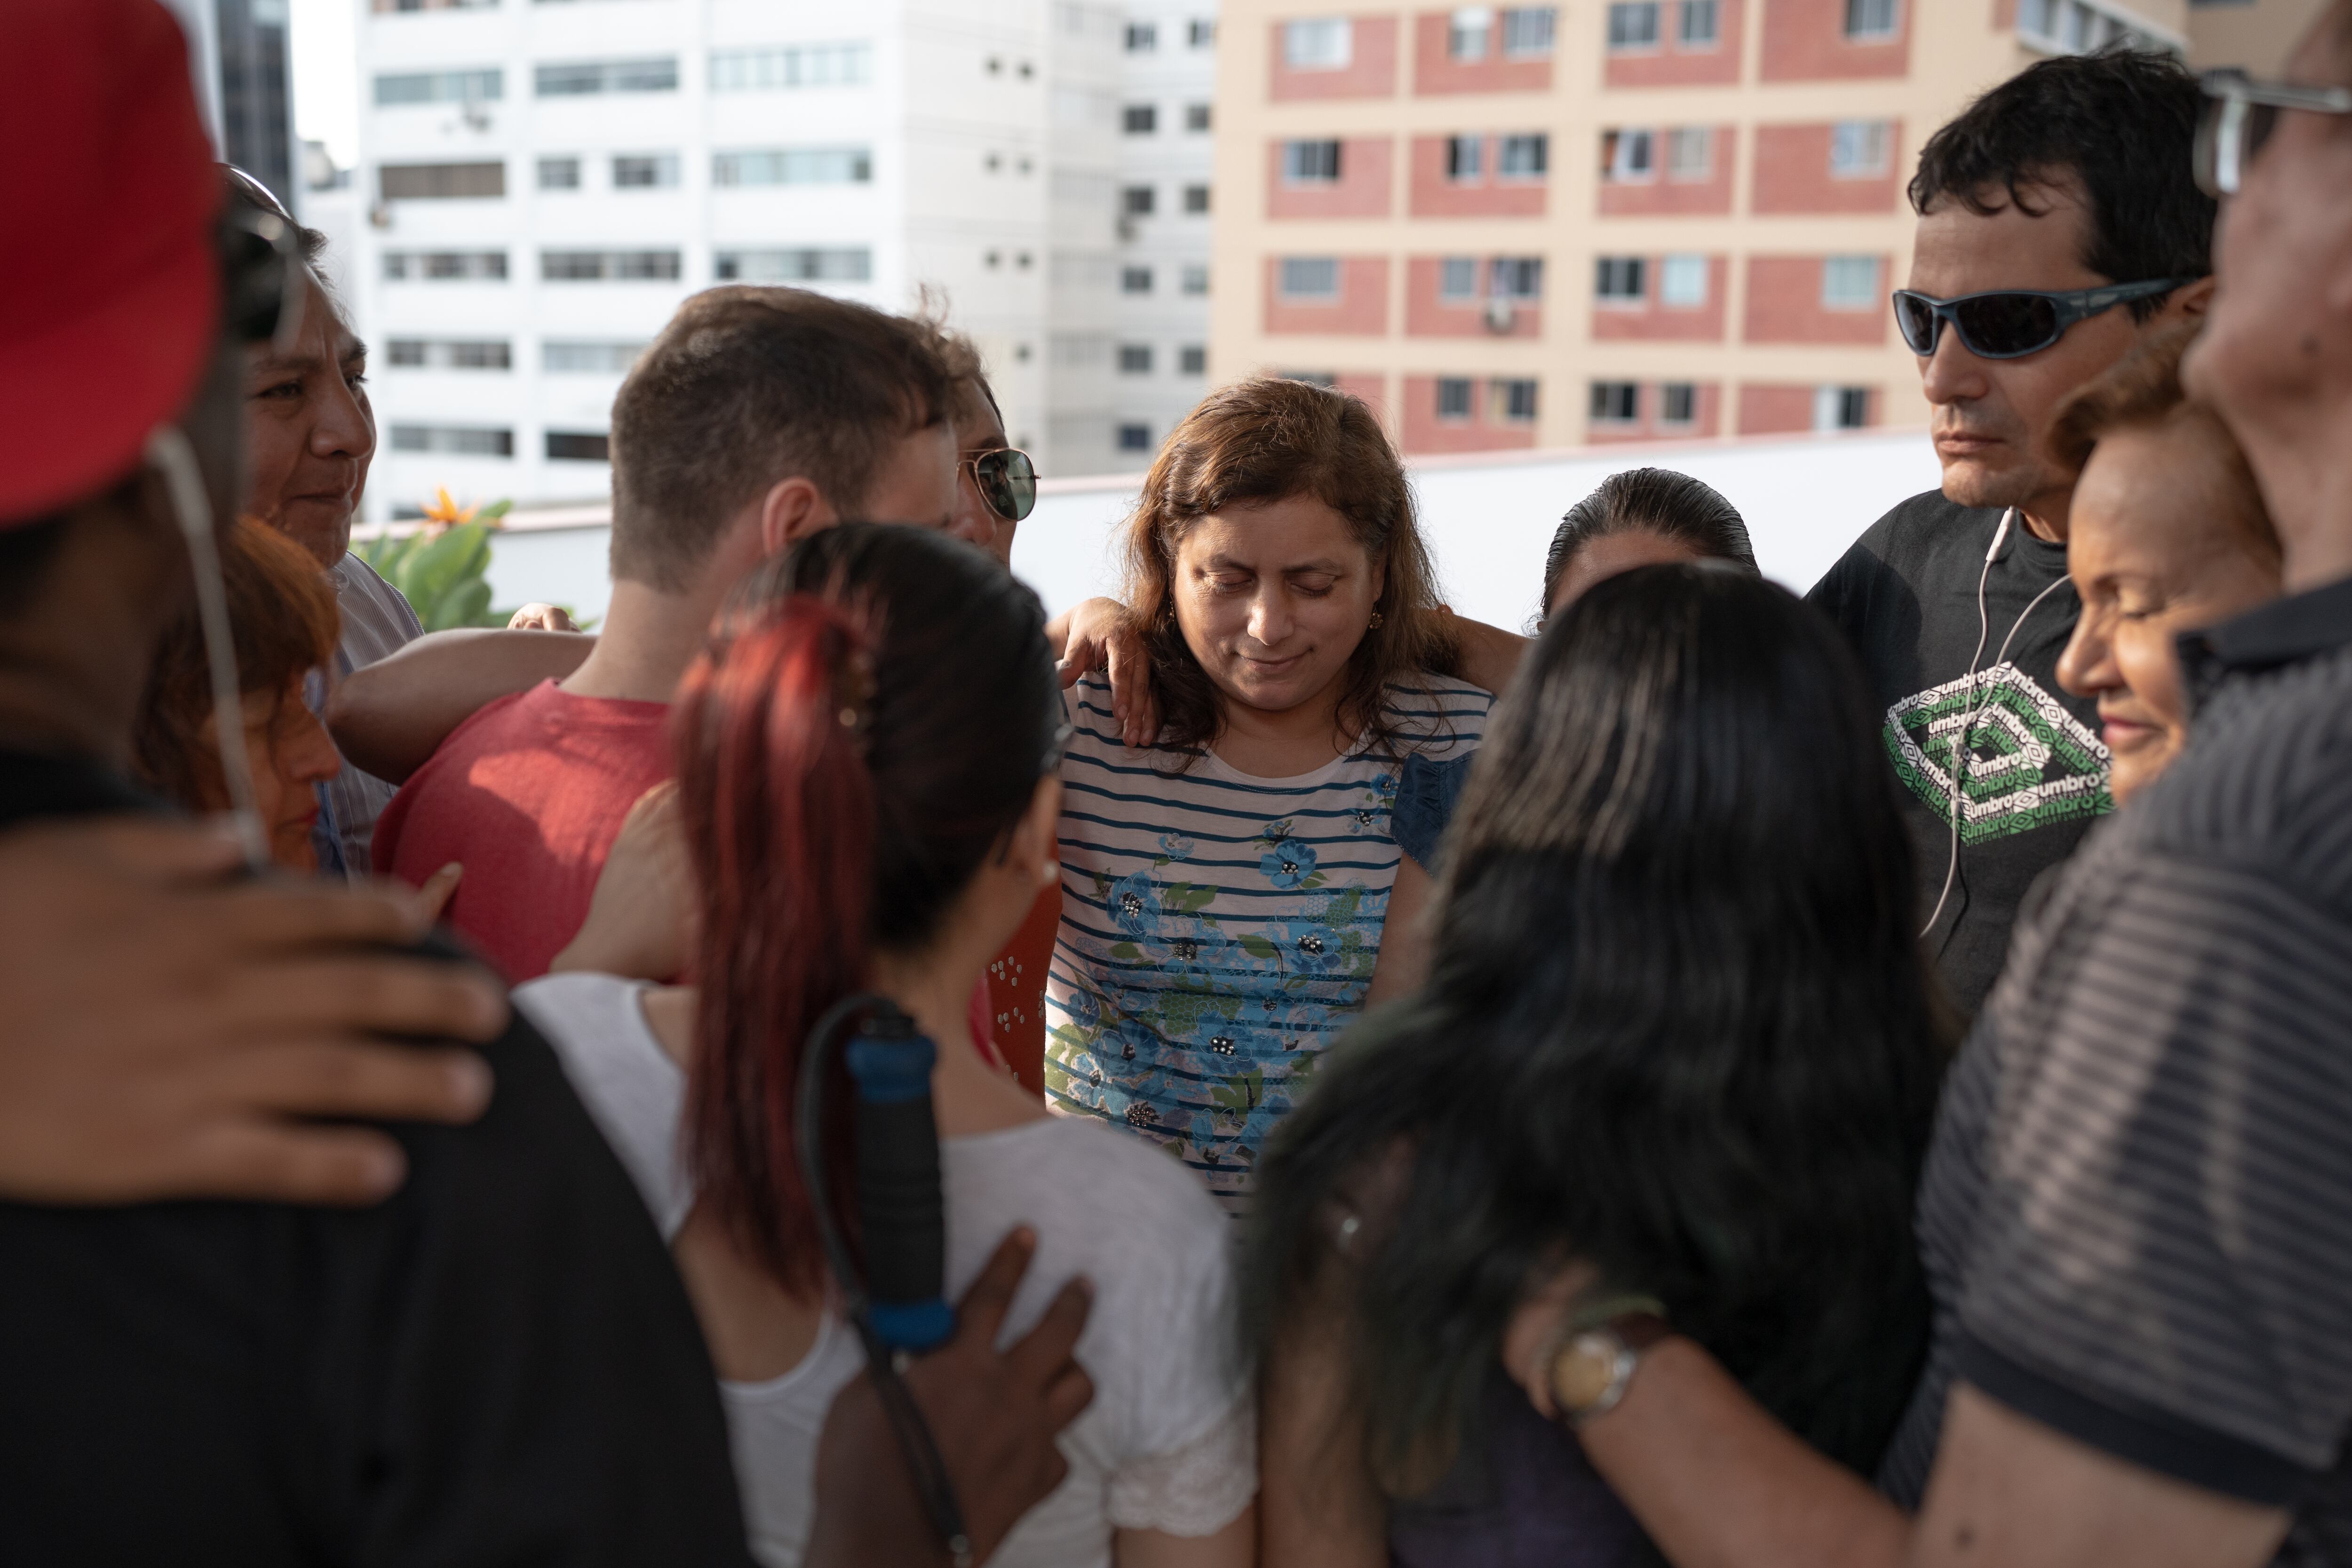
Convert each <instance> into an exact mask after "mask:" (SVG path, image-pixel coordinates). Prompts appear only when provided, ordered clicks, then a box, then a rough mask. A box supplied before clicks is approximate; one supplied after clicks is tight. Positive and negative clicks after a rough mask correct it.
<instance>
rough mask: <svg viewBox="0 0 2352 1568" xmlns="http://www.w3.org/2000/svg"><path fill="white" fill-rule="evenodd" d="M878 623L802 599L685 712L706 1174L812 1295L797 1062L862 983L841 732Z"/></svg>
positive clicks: (817, 1283) (730, 1212) (741, 638)
mask: <svg viewBox="0 0 2352 1568" xmlns="http://www.w3.org/2000/svg"><path fill="white" fill-rule="evenodd" d="M867 624H868V617H867V616H864V615H861V614H858V613H856V612H855V611H853V610H850V609H847V608H845V607H843V606H841V605H829V604H826V603H825V602H824V600H822V599H819V598H817V597H815V596H814V595H807V594H796V595H793V596H792V597H791V598H789V599H786V600H785V601H784V602H783V603H782V604H781V605H776V606H774V607H773V608H772V609H771V610H769V611H767V612H766V613H765V614H763V615H762V616H760V617H759V619H758V621H757V622H756V624H753V625H751V626H748V627H746V628H744V629H742V630H741V631H740V633H739V634H738V635H736V636H734V637H731V638H728V639H726V641H725V642H724V644H723V645H722V647H714V649H713V650H712V652H711V653H709V654H707V655H705V656H704V657H703V658H701V659H699V660H698V661H697V662H696V664H695V666H694V668H692V669H691V670H690V671H688V674H687V678H686V681H685V684H684V686H683V687H682V688H681V689H680V694H679V700H678V703H677V723H678V730H679V734H680V735H681V737H687V738H689V740H688V744H689V745H690V746H691V747H692V748H693V749H694V750H698V751H699V752H701V753H702V757H701V763H702V765H698V766H695V767H692V768H690V769H686V770H681V775H680V787H681V789H682V790H684V791H685V799H684V801H683V805H684V808H685V812H684V815H685V818H686V823H687V833H688V841H689V843H690V844H691V846H692V849H693V854H694V860H695V864H696V867H697V868H698V869H702V868H708V870H709V872H713V873H715V875H707V876H706V877H705V879H704V882H703V889H702V890H703V895H704V908H703V921H702V931H703V940H702V951H701V954H700V959H701V963H700V977H701V985H702V997H701V1005H700V1006H699V1008H698V1011H697V1016H696V1021H695V1035H696V1039H695V1058H696V1063H697V1066H698V1068H700V1069H703V1070H698V1071H697V1072H696V1073H695V1074H694V1078H693V1093H692V1100H693V1104H692V1108H691V1115H692V1121H693V1127H694V1132H695V1137H694V1140H693V1144H694V1149H695V1166H696V1170H695V1174H696V1177H697V1179H698V1183H699V1184H701V1186H702V1187H703V1188H704V1190H706V1191H708V1192H709V1193H710V1194H712V1196H713V1197H714V1198H715V1199H717V1201H718V1203H719V1212H720V1213H721V1215H722V1216H723V1217H725V1218H726V1219H727V1220H728V1221H729V1222H730V1226H732V1227H733V1228H734V1229H735V1231H736V1232H737V1234H738V1237H739V1238H740V1240H741V1241H742V1242H743V1243H744V1244H745V1245H747V1246H748V1247H751V1249H752V1252H753V1255H754V1256H755V1257H758V1258H760V1259H761V1261H762V1262H763V1263H765V1264H766V1266H767V1268H768V1269H769V1271H770V1272H771V1273H772V1274H773V1275H774V1276H775V1278H776V1279H778V1280H779V1281H781V1282H782V1283H783V1284H784V1285H785V1286H786V1287H787V1288H788V1289H792V1290H793V1291H794V1292H795V1293H796V1294H801V1295H814V1293H815V1292H816V1291H817V1290H818V1289H819V1288H820V1287H821V1285H822V1283H823V1280H824V1252H823V1250H822V1248H821V1247H820V1245H819V1241H818V1237H817V1231H816V1217H815V1211H814V1206H813V1205H812V1204H811V1202H810V1195H809V1192H808V1189H807V1185H806V1184H805V1183H804V1182H803V1180H802V1176H801V1168H800V1163H799V1161H798V1159H797V1157H796V1153H795V1140H794V1138H793V1104H794V1101H795V1099H796V1094H797V1089H798V1086H799V1083H800V1071H801V1053H802V1050H803V1047H804V1045H805V1040H804V1037H805V1035H806V1033H807V1031H808V1030H809V1028H810V1027H811V1026H814V1023H815V1022H816V1019H817V1016H818V1015H820V1014H821V1013H823V1012H824V1009H825V1008H827V1007H829V1006H831V1005H833V1003H834V1002H835V1001H836V1000H838V999H839V998H840V997H842V996H844V995H846V994H849V993H851V992H853V991H856V990H857V989H858V988H859V987H860V986H862V985H864V984H866V961H867V951H866V950H867V937H866V933H867V931H869V930H870V929H871V921H870V919H869V911H868V907H867V905H868V900H869V899H870V897H871V894H872V889H873V881H874V787H873V784H874V782H873V780H872V778H871V777H870V776H869V775H868V774H867V773H866V763H865V760H864V759H863V757H861V756H860V754H859V752H858V748H857V737H856V731H855V729H854V728H853V727H852V726H851V725H850V724H845V723H844V722H843V718H844V716H845V714H846V715H851V716H854V715H856V712H857V711H858V710H859V708H860V707H861V704H860V703H859V702H858V701H857V699H856V684H857V683H856V670H857V669H858V668H860V667H861V666H863V665H865V664H866V662H867V661H868V660H870V658H871V656H872V650H871V642H870V639H869V637H868V634H867ZM738 1042H747V1043H749V1044H750V1045H751V1047H752V1048H749V1049H740V1048H734V1047H735V1046H736V1044H737V1043H738ZM847 1082H848V1075H847V1072H846V1070H845V1069H844V1068H841V1067H839V1066H838V1065H836V1066H835V1068H834V1071H833V1074H832V1076H831V1078H830V1079H829V1080H828V1083H827V1098H828V1099H829V1100H831V1101H832V1102H833V1103H832V1105H831V1106H830V1107H829V1108H828V1110H829V1115H828V1123H827V1128H826V1131H827V1139H826V1142H827V1143H828V1144H829V1145H830V1146H831V1148H832V1149H833V1150H834V1151H835V1154H836V1156H837V1158H836V1159H835V1162H834V1164H835V1167H836V1168H835V1169H834V1170H833V1171H831V1172H829V1173H828V1174H829V1176H830V1179H831V1183H832V1186H833V1190H834V1192H835V1194H837V1195H842V1196H845V1195H846V1194H848V1193H849V1191H850V1169H849V1142H848V1139H847V1137H846V1136H845V1129H846V1117H847V1114H848V1112H847ZM852 1217H853V1216H851V1215H846V1214H845V1215H843V1219H844V1223H845V1225H847V1224H848V1222H849V1220H850V1219H851V1218H852ZM850 1229H851V1233H852V1234H855V1227H854V1226H851V1227H850Z"/></svg>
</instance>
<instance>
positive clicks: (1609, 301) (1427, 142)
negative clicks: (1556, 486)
mask: <svg viewBox="0 0 2352 1568" xmlns="http://www.w3.org/2000/svg"><path fill="white" fill-rule="evenodd" d="M2315 4H2316V0H2239V3H2234V4H2224V3H2221V0H2213V3H2206V4H2197V5H2192V4H2191V3H2190V0H1630V3H1629V0H1558V3H1556V4H1553V5H1494V6H1487V5H1470V6H1460V7H1454V8H1436V7H1431V8H1426V9H1424V8H1418V7H1414V6H1411V5H1406V6H1399V5H1396V4H1395V3H1394V0H1223V6H1222V8H1221V10H1222V19H1221V25H1220V41H1219V51H1220V52H1219V58H1218V76H1219V88H1218V99H1219V104H1218V116H1217V138H1218V141H1217V187H1218V217H1217V233H1216V237H1215V250H1214V258H1215V276H1216V278H1217V288H1216V289H1215V293H1214V304H1213V329H1212V339H1211V362H1212V365H1213V369H1214V370H1215V372H1216V373H1217V374H1219V375H1220V376H1221V377H1231V376H1235V375H1240V374H1249V373H1252V372H1258V371H1271V372H1279V373H1284V374H1296V375H1300V376H1305V377H1308V378H1312V379H1317V380H1326V381H1328V382H1329V383H1330V384H1335V385H1338V386H1341V387H1345V388H1347V389H1348V390H1349V391H1352V392H1357V393H1360V395H1363V396H1364V397H1366V398H1368V399H1370V401H1371V402H1373V403H1374V404H1375V405H1378V406H1379V407H1380V408H1381V410H1382V413H1383V416H1384V417H1385V418H1386V419H1387V420H1388V421H1389V423H1390V426H1391V428H1392V429H1393V430H1394V431H1395V432H1396V434H1397V436H1398V437H1399V439H1400V440H1401V442H1402V445H1403V447H1405V449H1406V450H1407V451H1410V452H1414V453H1438V452H1471V451H1491V450H1501V449H1508V448H1512V447H1563V446H1577V445H1582V444H1585V443H1588V442H1605V441H1624V440H1656V439H1662V438H1667V437H1715V436H1728V435H1762V434H1770V433H1777V432H1791V431H1805V430H1814V429H1824V428H1843V427H1853V426H1873V425H1916V424H1921V423H1924V421H1925V419H1926V417H1927V405H1926V404H1925V403H1924V401H1923V400H1922V399H1921V397H1920V395H1919V390H1918V376H1917V371H1916V362H1915V361H1914V360H1913V359H1912V357H1911V355H1910V354H1909V353H1908V352H1907V351H1906V350H1905V348H1904V347H1903V345H1902V342H1901V341H1900V340H1899V339H1898V338H1897V337H1896V336H1895V331H1894V327H1893V323H1892V321H1891V320H1890V318H1889V316H1888V312H1887V306H1886V295H1887V292H1888V290H1889V289H1893V288H1895V287H1897V286H1899V285H1900V284H1901V282H1902V280H1903V278H1904V275H1905V272H1906V268H1907V267H1908V265H1909V258H1910V243H1911V230H1912V222H1913V219H1912V215H1911V211H1910V208H1909V205H1908V204H1907V203H1906V200H1905V197H1904V192H1903V187H1904V184H1905V182H1906V179H1907V178H1908V176H1909V173H1910V170H1911V168H1912V165H1913V163H1914V162H1915V161H1916V158H1917V155H1918V151H1919V144H1920V142H1921V141H1922V140H1923V139H1924V138H1925V137H1926V136H1927V134H1928V133H1929V132H1932V131H1933V130H1934V129H1935V128H1936V127H1937V125H1939V124H1941V123H1942V122H1943V121H1945V120H1947V119H1948V118H1949V117H1950V116H1951V115H1952V114H1953V113H1955V112H1956V111H1957V110H1958V109H1959V108H1960V106H1961V105H1962V104H1963V103H1965V102H1966V101H1967V100H1968V99H1969V97H1971V96H1972V95H1973V94H1975V93H1977V92H1979V91H1980V90H1982V89H1984V88H1986V87H1988V86H1990V85H1991V84H1992V83H1994V82H1996V81H1998V80H2000V79H2002V78H2003V77H2005V76H2008V75H2009V74H2011V72H2014V71H2016V70H2019V69H2021V68H2023V67H2024V66H2026V65H2027V64H2029V63H2031V62H2032V60H2034V59H2036V58H2042V56H2044V55H2048V54H2053V53H2057V52H2060V51H2063V50H2068V49H2082V48H2095V47H2098V46H2099V45H2100V44H2102V43H2104V42H2105V41H2106V40H2107V39H2108V38H2110V37H2116V36H2118V35H2127V36H2130V37H2136V38H2137V39H2139V40H2141V41H2143V42H2145V43H2148V44H2151V45H2155V46H2158V47H2170V48H2175V49H2179V50H2181V51H2183V52H2184V53H2189V54H2190V55H2191V56H2192V58H2193V57H2194V55H2195V54H2196V53H2197V52H2198V51H2197V50H2196V49H2195V48H2194V47H2193V42H2192V41H2193V39H2195V38H2196V37H2199V36H2200V35H2201V34H2202V33H2203V32H2204V31H2205V28H2204V27H2203V26H2201V24H2202V23H2203V21H2204V19H2205V17H2206V16H2207V15H2208V14H2209V13H2210V14H2212V15H2213V16H2216V17H2217V18H2223V19H2225V20H2226V22H2227V24H2228V27H2229V28H2230V29H2234V30H2233V31H2230V32H2229V34H2228V36H2229V37H2230V38H2231V40H2232V42H2231V47H2238V45H2237V43H2236V42H2235V40H2237V39H2238V38H2240V37H2242V36H2244V35H2245V33H2246V27H2247V25H2248V24H2249V22H2250V21H2251V20H2252V14H2253V13H2255V12H2261V13H2263V15H2264V16H2265V17H2267V18H2268V20H2267V21H2266V22H2265V23H2264V24H2263V25H2264V26H2267V27H2268V28H2269V34H2265V35H2263V36H2264V37H2265V38H2267V37H2269V36H2270V34H2276V35H2277V36H2279V37H2284V36H2287V31H2288V29H2287V27H2286V26H2284V24H2282V23H2281V21H2280V20H2279V17H2278V16H2274V15H2272V14H2273V13H2284V12H2290V11H2291V12H2295V13H2308V12H2309V11H2310V10H2311V9H2312V8H2313V7H2314V5H2315ZM2225 13H2226V16H2225V15H2224V14H2225ZM2289 20H2290V21H2291V20H2292V18H2290V19H2289ZM2264 47H2268V46H2267V44H2265V46H2264ZM2274 64H2275V62H2274V61H2271V60H2267V59H2266V60H2263V61H2261V62H2259V63H2258V68H2270V67H2272V66H2273V65H2274Z"/></svg>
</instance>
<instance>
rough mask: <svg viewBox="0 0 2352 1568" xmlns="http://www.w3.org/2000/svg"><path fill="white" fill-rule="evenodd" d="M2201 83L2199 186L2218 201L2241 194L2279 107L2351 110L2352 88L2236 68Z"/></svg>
mask: <svg viewBox="0 0 2352 1568" xmlns="http://www.w3.org/2000/svg"><path fill="white" fill-rule="evenodd" d="M2198 86H2200V88H2202V89H2204V92H2205V97H2206V99H2207V100H2208V101H2207V103H2206V105H2205V114H2204V118H2203V119H2201V120H2200V121H2198V123H2197V186H2198V189H2200V190H2201V191H2203V192H2204V193H2205V194H2206V195H2209V196H2211V197H2213V198H2214V199H2215V200H2216V201H2219V200H2220V199H2221V197H2223V196H2234V195H2237V194H2238V185H2239V183H2240V181H2241V180H2242V178H2243V177H2244V174H2245V171H2246V165H2247V164H2248V163H2252V162H2253V160H2254V154H2255V153H2259V152H2261V151H2262V150H2263V142H2267V141H2269V140H2270V139H2271V132H2273V131H2275V130H2277V129H2278V117H2279V110H2282V109H2300V110H2306V111H2307V112H2309V113H2313V114H2352V88H2344V87H2302V86H2297V85H2296V84H2294V83H2293V82H2284V81H2254V80H2252V79H2249V78H2247V77H2246V76H2245V75H2244V74H2243V73H2242V72H2240V71H2233V70H2218V71H2207V72H2206V73H2205V74H2204V76H2203V77H2201V78H2200V79H2199V81H2198Z"/></svg>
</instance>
